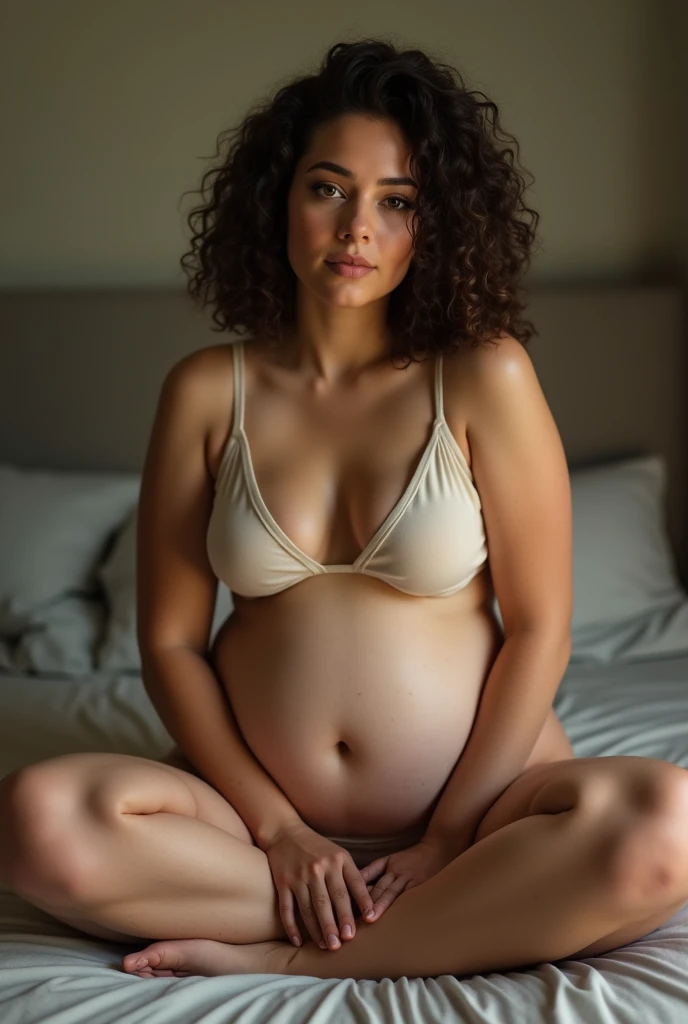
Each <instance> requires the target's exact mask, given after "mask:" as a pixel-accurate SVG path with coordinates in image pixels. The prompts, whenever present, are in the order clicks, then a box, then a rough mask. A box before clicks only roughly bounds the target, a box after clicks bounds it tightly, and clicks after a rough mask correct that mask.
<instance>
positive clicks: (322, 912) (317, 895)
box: [309, 872, 341, 949]
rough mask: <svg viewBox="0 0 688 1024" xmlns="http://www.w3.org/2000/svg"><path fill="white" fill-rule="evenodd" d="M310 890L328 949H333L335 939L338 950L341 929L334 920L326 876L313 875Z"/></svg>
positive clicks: (320, 874)
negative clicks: (332, 942) (332, 941)
mask: <svg viewBox="0 0 688 1024" xmlns="http://www.w3.org/2000/svg"><path fill="white" fill-rule="evenodd" d="M309 888H310V891H311V901H312V903H313V906H314V908H315V913H316V915H317V919H318V921H319V923H320V929H321V931H322V938H324V940H325V942H326V943H327V948H328V949H332V948H333V947H332V944H331V940H332V938H334V939H335V945H334V948H335V949H336V948H337V947H338V946H339V945H341V943H340V939H339V929H338V928H337V923H336V921H335V919H334V910H333V909H332V901H331V899H330V894H329V892H328V888H327V880H326V878H325V875H324V874H322V873H320V872H318V874H316V875H313V876H312V877H311V880H310V882H309Z"/></svg>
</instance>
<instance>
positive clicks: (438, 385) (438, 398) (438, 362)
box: [435, 352, 444, 420]
mask: <svg viewBox="0 0 688 1024" xmlns="http://www.w3.org/2000/svg"><path fill="white" fill-rule="evenodd" d="M435 418H436V419H438V420H443V419H444V402H443V400H442V352H440V353H439V354H438V355H437V357H436V358H435Z"/></svg>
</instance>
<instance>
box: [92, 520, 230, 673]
mask: <svg viewBox="0 0 688 1024" xmlns="http://www.w3.org/2000/svg"><path fill="white" fill-rule="evenodd" d="M137 517H138V506H137V508H136V509H135V510H134V512H133V513H132V514H131V515H130V516H129V518H128V519H127V521H126V522H125V523H124V525H123V527H122V528H121V530H120V531H119V532H118V534H117V536H116V538H115V541H114V544H113V547H112V551H111V553H110V556H109V557H108V558H107V559H106V560H105V561H104V562H103V564H102V566H101V567H100V568H99V570H98V579H99V580H100V583H101V586H102V588H103V592H104V594H105V599H106V604H107V607H108V610H109V614H108V619H107V623H106V628H105V635H104V637H103V641H102V643H101V644H100V646H99V648H98V649H97V650H96V654H95V661H96V668H97V669H98V670H100V671H104V672H111V671H112V672H115V671H116V672H138V673H140V672H141V655H140V652H139V646H138V640H137V636H136V526H137ZM233 609H234V602H233V601H232V595H231V591H229V590H228V589H227V587H226V586H225V585H224V583H220V584H219V585H218V588H217V596H216V600H215V612H214V615H213V621H212V625H211V629H210V639H209V643H210V644H212V642H213V640H214V639H215V636H216V634H217V632H218V630H219V629H220V627H221V626H222V624H223V623H224V621H225V620H226V618H227V617H228V615H229V614H230V613H231V612H232V611H233Z"/></svg>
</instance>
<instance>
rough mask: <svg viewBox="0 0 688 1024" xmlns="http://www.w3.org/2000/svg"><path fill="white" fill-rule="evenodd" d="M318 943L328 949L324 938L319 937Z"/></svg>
mask: <svg viewBox="0 0 688 1024" xmlns="http://www.w3.org/2000/svg"><path fill="white" fill-rule="evenodd" d="M318 945H319V946H320V948H321V949H327V945H326V943H325V940H324V939H318Z"/></svg>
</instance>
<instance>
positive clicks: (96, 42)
mask: <svg viewBox="0 0 688 1024" xmlns="http://www.w3.org/2000/svg"><path fill="white" fill-rule="evenodd" d="M2 8H4V11H3V19H2V21H3V26H4V30H3V32H2V33H0V36H2V37H3V38H2V42H0V58H1V59H0V82H1V83H2V85H3V88H2V89H0V111H1V113H2V124H1V127H0V131H1V133H2V139H3V142H4V146H3V149H4V159H3V160H2V161H0V192H1V194H2V196H3V197H4V201H3V204H2V213H3V216H2V221H3V243H4V244H3V245H2V247H1V249H0V261H1V263H0V288H5V289H7V288H16V287H28V288H31V287H45V286H55V287H58V288H69V287H72V286H83V285H84V284H85V285H88V286H90V285H93V286H135V287H149V286H174V285H179V286H182V285H183V284H184V281H185V278H184V276H183V274H182V272H181V270H180V268H179V265H178V260H179V256H180V255H181V253H182V251H183V250H184V248H185V246H186V238H187V227H186V225H185V220H184V218H185V214H186V213H187V212H188V210H189V209H190V208H191V206H192V205H193V204H194V202H195V201H196V199H195V197H194V196H186V197H184V198H182V193H183V191H184V190H185V189H191V188H196V187H197V185H198V183H199V182H200V177H201V173H202V171H203V170H204V169H205V168H206V167H207V166H208V160H207V158H209V157H211V156H212V154H213V153H214V151H215V142H216V138H217V135H218V134H219V132H220V131H222V130H223V129H224V128H226V127H228V126H230V125H232V124H234V123H236V122H237V121H239V120H240V119H241V118H242V117H243V116H244V114H245V112H246V110H247V108H248V107H249V105H250V104H251V103H252V102H254V101H255V100H256V99H257V98H259V97H262V96H264V95H266V94H268V93H271V92H272V91H274V89H275V88H277V87H278V86H279V85H281V84H283V83H284V82H285V81H286V80H288V79H289V78H290V77H291V76H292V75H295V74H297V73H303V72H304V71H306V70H313V69H314V68H315V66H316V63H317V62H318V61H319V59H320V58H321V56H322V55H323V53H324V51H325V50H326V48H327V47H328V46H330V45H332V44H333V43H334V42H336V41H338V40H346V39H354V38H357V37H359V36H361V35H372V36H375V35H386V36H388V37H389V38H391V39H392V41H394V42H396V43H400V44H402V45H405V46H417V47H420V48H424V49H427V50H429V51H431V52H432V53H433V54H434V55H435V56H437V57H439V58H440V59H442V60H445V61H447V62H449V63H452V64H456V65H457V66H458V67H459V68H460V69H461V70H462V72H464V73H465V75H466V76H467V78H468V81H469V85H470V86H471V87H473V88H478V89H482V90H483V91H485V92H486V93H487V95H488V96H489V97H490V98H491V99H493V100H494V101H495V102H496V103H497V105H498V106H499V108H500V112H501V117H502V123H503V125H504V127H505V128H506V130H507V131H509V132H511V133H513V134H514V135H515V136H516V138H517V139H518V140H519V143H520V145H521V160H522V162H523V164H524V165H525V167H526V168H527V169H528V170H529V171H531V172H532V173H533V174H534V176H535V183H534V185H533V187H532V189H531V191H530V193H529V194H528V201H529V205H531V206H534V207H535V208H536V209H537V210H538V211H539V212H540V214H541V217H542V220H541V223H540V233H541V237H542V243H543V249H542V251H541V252H540V253H539V254H538V255H537V257H536V258H535V259H534V262H533V266H532V270H531V280H533V281H535V282H536V283H548V282H550V281H552V282H554V281H556V282H569V281H571V282H595V281H606V282H609V281H618V282H629V281H630V282H633V281H637V282H652V281H659V282H663V281H669V282H674V281H679V282H681V281H684V282H686V283H688V192H687V190H686V189H684V188H683V181H684V178H685V174H684V168H685V167H686V164H687V162H688V161H687V157H688V141H687V136H688V86H687V77H686V73H685V68H684V64H685V60H684V55H685V51H686V43H688V4H687V3H686V2H685V0H664V3H663V4H661V3H658V2H656V0H654V2H653V0H555V2H552V0H518V2H513V0H502V2H497V0H467V2H463V0H462V2H453V3H452V2H450V0H424V2H423V3H422V4H418V3H410V2H409V3H403V2H401V3H400V2H399V0H395V2H393V3H392V2H388V0H378V2H376V3H375V4H371V3H369V2H368V0H365V2H363V0H348V2H347V3H345V4H341V5H336V4H331V5H330V4H323V2H322V0H317V2H316V0H300V2H297V3H295V4H288V3H284V2H282V0H269V2H260V3H255V4H248V5H246V6H244V5H243V3H242V4H240V3H237V2H229V0H224V2H220V0H193V2H192V0H110V2H107V0H99V2H94V0H22V3H17V2H13V0H2Z"/></svg>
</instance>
